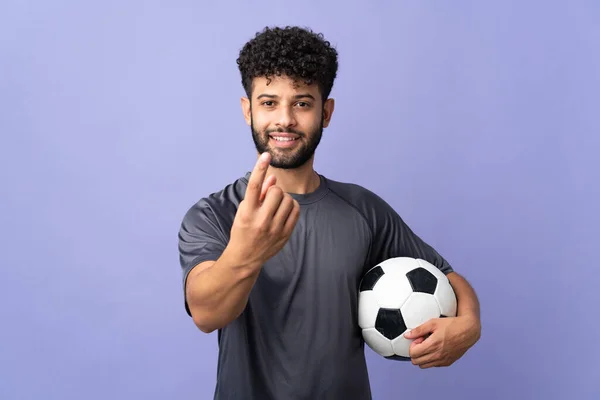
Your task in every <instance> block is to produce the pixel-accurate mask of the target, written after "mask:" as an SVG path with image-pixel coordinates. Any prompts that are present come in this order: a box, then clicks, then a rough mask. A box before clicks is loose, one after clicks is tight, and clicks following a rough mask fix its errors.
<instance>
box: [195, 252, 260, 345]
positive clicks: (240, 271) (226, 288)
mask: <svg viewBox="0 0 600 400" xmlns="http://www.w3.org/2000/svg"><path fill="white" fill-rule="evenodd" d="M259 271H260V268H259V267H258V266H254V265H244V264H243V263H242V262H241V261H238V260H237V259H236V258H235V257H234V256H232V254H231V251H228V250H226V251H225V252H224V253H223V255H222V256H221V257H220V258H219V259H218V260H217V261H216V262H215V263H214V264H212V265H211V266H209V267H207V268H205V269H201V270H199V271H197V272H195V271H194V270H192V272H190V276H189V277H188V282H187V285H186V296H187V301H188V305H189V308H190V312H191V314H192V317H193V319H194V323H195V324H196V325H197V326H198V328H200V330H202V331H203V332H206V333H209V332H212V331H214V330H216V329H220V328H222V327H224V326H226V325H228V324H229V323H230V322H231V321H233V320H234V319H236V318H237V317H238V316H239V315H240V314H241V313H242V311H243V310H244V308H245V307H246V304H247V302H248V297H249V295H250V291H251V290H252V287H253V286H254V283H255V282H256V278H257V277H258V274H259Z"/></svg>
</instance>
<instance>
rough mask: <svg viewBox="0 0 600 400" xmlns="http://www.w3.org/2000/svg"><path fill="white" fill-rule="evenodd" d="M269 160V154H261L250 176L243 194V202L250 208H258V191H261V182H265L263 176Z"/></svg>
mask: <svg viewBox="0 0 600 400" xmlns="http://www.w3.org/2000/svg"><path fill="white" fill-rule="evenodd" d="M270 160H271V155H270V154H269V153H263V154H261V156H260V157H259V158H258V160H257V161H256V165H255V166H254V169H253V170H252V173H251V174H250V178H249V179H248V187H247V188H246V193H245V194H244V200H246V202H247V203H248V205H250V206H251V207H258V205H259V198H260V191H261V189H262V185H263V181H264V180H265V175H266V174H267V168H268V166H269V161H270Z"/></svg>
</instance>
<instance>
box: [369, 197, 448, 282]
mask: <svg viewBox="0 0 600 400" xmlns="http://www.w3.org/2000/svg"><path fill="white" fill-rule="evenodd" d="M373 197H374V198H373V204H372V207H370V210H371V211H370V219H371V224H372V229H373V241H372V244H371V252H370V255H371V257H370V265H371V266H375V265H377V264H378V263H380V262H382V261H384V260H387V259H389V258H393V257H411V258H420V259H422V260H425V261H428V262H430V263H431V264H433V265H435V266H436V267H437V268H438V269H439V270H440V271H442V272H443V273H444V274H448V273H450V272H452V271H453V268H452V266H451V265H450V264H449V262H448V261H447V260H446V259H445V258H444V257H442V256H441V255H440V254H439V253H438V252H437V251H436V250H435V249H434V248H433V247H432V246H430V245H429V244H428V243H427V242H425V241H424V240H423V239H421V237H419V236H418V235H417V234H416V233H415V232H413V230H412V229H411V228H410V227H409V226H408V225H407V224H406V222H405V221H404V220H403V219H402V218H401V217H400V215H399V214H398V213H397V212H396V211H395V210H394V209H393V208H392V207H391V206H390V205H389V204H388V203H387V202H386V201H384V200H383V199H381V198H380V197H378V196H377V195H375V194H373Z"/></svg>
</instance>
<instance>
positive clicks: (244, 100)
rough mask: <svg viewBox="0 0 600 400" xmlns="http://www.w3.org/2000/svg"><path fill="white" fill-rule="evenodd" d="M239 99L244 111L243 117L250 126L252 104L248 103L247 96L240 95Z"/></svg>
mask: <svg viewBox="0 0 600 400" xmlns="http://www.w3.org/2000/svg"><path fill="white" fill-rule="evenodd" d="M240 101H241V104H242V112H243V113H244V119H245V120H246V123H247V124H248V126H250V125H251V124H252V118H251V115H250V114H251V112H252V106H251V105H250V100H249V99H248V98H247V97H242V98H241V100H240Z"/></svg>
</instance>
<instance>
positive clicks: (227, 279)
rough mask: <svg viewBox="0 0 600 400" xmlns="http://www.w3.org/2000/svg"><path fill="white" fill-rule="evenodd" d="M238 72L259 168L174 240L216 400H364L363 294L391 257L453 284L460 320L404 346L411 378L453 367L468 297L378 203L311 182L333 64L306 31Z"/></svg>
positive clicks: (259, 41) (327, 114)
mask: <svg viewBox="0 0 600 400" xmlns="http://www.w3.org/2000/svg"><path fill="white" fill-rule="evenodd" d="M238 65H239V69H240V72H241V76H242V84H243V86H244V89H245V91H246V94H247V97H244V98H242V101H241V103H242V104H241V105H242V110H243V114H244V118H245V119H246V122H247V123H248V125H250V127H251V131H252V137H253V139H254V143H255V145H256V150H257V152H258V155H259V159H258V161H257V163H256V165H255V166H254V168H253V170H252V171H251V172H248V173H246V174H245V175H244V176H240V178H239V179H237V180H235V181H234V182H232V183H230V184H229V185H227V186H225V187H224V189H222V190H221V191H219V192H217V193H213V194H211V195H209V196H207V197H205V198H203V199H201V200H200V201H198V203H196V204H195V205H194V206H193V207H192V208H191V209H190V210H189V211H188V212H187V214H186V215H185V217H184V219H183V222H182V225H181V230H180V233H179V251H180V261H181V267H182V269H183V283H184V288H185V300H186V301H185V306H186V311H187V312H188V314H189V315H190V316H191V317H192V318H193V321H194V323H195V324H196V325H197V326H198V328H199V329H200V330H202V331H203V332H207V333H208V332H212V331H214V330H218V343H219V360H218V375H217V383H216V388H215V399H257V400H269V399H277V400H279V399H286V400H288V399H328V400H334V399H339V400H347V399H353V400H361V399H370V398H371V392H370V387H369V378H368V374H367V367H366V362H365V357H364V342H363V341H362V337H361V332H360V328H359V327H358V321H357V293H358V286H359V282H360V279H361V277H362V275H363V274H364V273H365V272H366V271H367V270H368V269H369V268H371V267H373V266H375V265H376V264H377V263H379V262H381V261H383V260H385V259H388V258H391V257H398V256H408V257H414V258H422V259H425V260H427V261H429V262H431V263H432V264H434V265H436V266H437V267H438V268H439V269H440V270H441V271H443V272H444V273H445V274H447V276H448V278H449V279H450V282H451V283H452V285H453V287H454V290H455V292H456V295H457V300H458V316H457V317H455V318H444V319H439V320H431V321H429V322H427V323H425V324H423V325H422V326H420V327H418V328H417V329H415V330H413V331H412V332H411V336H410V338H414V339H415V341H414V342H413V344H412V347H411V358H412V362H413V364H415V365H419V366H420V367H421V368H429V367H435V366H447V365H450V364H452V363H453V362H454V361H455V360H457V359H458V358H460V357H461V356H462V355H463V354H464V353H465V352H466V351H467V349H469V348H470V347H471V346H472V345H473V344H474V343H475V342H476V341H477V340H478V338H479V334H480V321H479V303H478V300H477V297H476V295H475V293H474V291H473V289H472V288H471V286H470V285H469V284H468V283H467V282H466V280H465V279H463V278H462V277H461V276H460V275H458V273H456V272H454V271H453V269H452V268H451V266H450V265H449V264H448V262H447V261H446V260H445V259H444V258H443V257H442V256H440V254H438V253H437V252H436V251H435V250H434V249H433V248H432V247H430V246H429V245H428V244H427V243H425V242H424V241H423V240H421V239H420V238H419V237H418V236H417V235H416V234H415V233H413V232H412V231H411V229H410V228H409V227H408V226H407V225H406V224H405V223H404V221H403V220H402V219H401V217H400V216H399V215H398V214H397V213H396V212H395V211H394V210H393V209H392V208H391V207H390V206H389V205H388V204H387V203H386V202H385V201H383V200H382V199H381V198H380V197H378V196H377V195H375V194H374V193H372V192H370V191H369V190H367V189H365V188H363V187H360V186H358V185H355V184H349V183H341V182H337V181H334V180H331V179H328V178H326V177H324V176H323V175H320V174H318V173H316V172H315V170H314V169H313V161H314V154H315V150H316V148H317V146H318V145H319V141H320V139H321V134H322V131H323V129H324V128H326V127H327V126H328V125H329V123H330V121H331V117H332V114H333V109H334V101H333V99H331V98H329V94H330V92H331V88H332V86H333V82H334V79H335V77H336V74H337V65H338V62H337V52H336V50H334V49H333V48H332V47H331V46H330V45H329V43H328V42H327V41H325V40H324V39H323V37H322V35H316V34H313V33H312V32H311V31H309V30H304V29H300V28H296V27H292V28H286V29H280V28H275V29H265V30H264V31H263V32H261V33H259V34H257V36H256V37H255V38H254V39H253V40H251V41H250V42H248V43H247V44H246V45H245V46H244V47H243V49H242V50H241V52H240V55H239V58H238ZM390 362H391V361H390Z"/></svg>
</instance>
